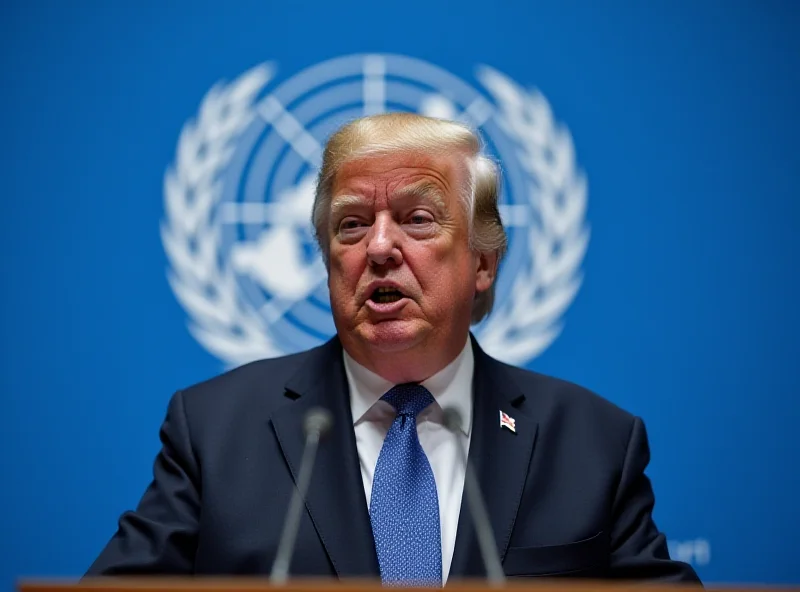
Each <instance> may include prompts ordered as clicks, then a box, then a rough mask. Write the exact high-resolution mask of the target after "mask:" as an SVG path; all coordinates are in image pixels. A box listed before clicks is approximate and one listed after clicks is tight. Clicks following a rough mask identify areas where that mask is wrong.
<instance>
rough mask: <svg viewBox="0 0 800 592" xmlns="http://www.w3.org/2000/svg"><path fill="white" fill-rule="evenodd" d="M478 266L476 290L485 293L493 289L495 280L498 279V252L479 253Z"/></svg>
mask: <svg viewBox="0 0 800 592" xmlns="http://www.w3.org/2000/svg"><path fill="white" fill-rule="evenodd" d="M476 265H477V267H478V268H477V273H476V274H475V290H476V291H477V292H485V291H486V290H488V289H489V288H491V287H492V284H493V283H494V278H495V277H497V252H496V251H492V252H490V253H478V256H477V261H476Z"/></svg>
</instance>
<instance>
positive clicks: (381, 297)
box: [372, 292, 402, 303]
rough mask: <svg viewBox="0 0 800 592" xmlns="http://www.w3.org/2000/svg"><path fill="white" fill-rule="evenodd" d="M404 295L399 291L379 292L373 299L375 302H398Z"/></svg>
mask: <svg viewBox="0 0 800 592" xmlns="http://www.w3.org/2000/svg"><path fill="white" fill-rule="evenodd" d="M401 298H402V296H401V295H400V294H398V293H397V292H394V293H391V294H386V293H383V292H382V293H378V294H375V296H373V297H372V300H373V301H375V302H380V303H386V302H397V301H398V300H400V299H401Z"/></svg>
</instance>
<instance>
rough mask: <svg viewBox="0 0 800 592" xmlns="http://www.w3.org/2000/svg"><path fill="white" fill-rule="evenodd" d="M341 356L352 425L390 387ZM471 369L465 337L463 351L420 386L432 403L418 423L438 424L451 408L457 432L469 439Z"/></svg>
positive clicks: (470, 352)
mask: <svg viewBox="0 0 800 592" xmlns="http://www.w3.org/2000/svg"><path fill="white" fill-rule="evenodd" d="M342 352H343V354H344V369H345V374H346V375H347V382H348V385H349V386H350V409H351V411H352V413H353V424H354V425H355V424H358V423H359V422H361V421H362V420H363V419H364V416H365V415H366V414H367V413H368V412H369V411H370V409H372V408H373V406H374V405H375V404H376V403H378V401H379V400H380V398H381V397H382V396H383V395H384V394H385V393H386V392H387V391H388V390H389V389H390V388H392V387H393V386H394V384H393V383H391V382H389V381H388V380H386V379H384V378H382V377H380V376H378V375H377V374H375V373H374V372H372V371H371V370H369V369H367V368H365V367H364V366H362V365H361V364H359V363H358V362H356V361H355V360H354V359H353V358H352V357H350V355H349V354H348V353H347V352H346V351H344V350H342ZM474 368H475V358H474V354H473V351H472V340H471V339H470V338H469V337H467V342H466V344H465V345H464V348H463V349H462V350H461V353H459V354H458V356H456V358H455V360H453V361H452V362H450V363H449V364H448V365H447V366H445V367H444V368H442V369H441V370H440V371H439V372H437V373H436V374H434V375H433V376H431V377H430V378H428V379H427V380H424V381H423V382H422V383H421V384H422V386H424V387H425V388H427V389H428V390H429V391H430V393H431V394H432V395H433V398H434V400H435V403H434V404H433V405H431V406H430V407H428V408H427V409H425V410H423V411H422V413H420V415H419V418H418V419H419V420H420V421H422V420H424V419H429V420H431V421H435V422H437V423H442V421H443V417H442V416H443V412H442V410H443V409H444V408H446V407H453V408H454V409H456V410H457V411H458V412H459V414H460V415H461V431H462V432H463V433H464V434H465V435H467V436H469V433H470V428H471V426H472V375H473V371H474Z"/></svg>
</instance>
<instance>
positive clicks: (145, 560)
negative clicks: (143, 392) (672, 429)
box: [88, 114, 697, 585]
mask: <svg viewBox="0 0 800 592" xmlns="http://www.w3.org/2000/svg"><path fill="white" fill-rule="evenodd" d="M497 199H498V174H497V171H496V167H495V166H494V164H493V163H492V162H491V161H490V160H489V159H488V158H486V157H484V156H482V155H481V154H480V142H479V138H478V136H477V135H475V134H474V133H473V132H472V131H471V130H469V129H467V128H466V127H463V126H461V125H459V124H455V123H452V122H445V121H441V120H436V119H429V118H425V117H422V116H418V115H412V114H389V115H379V116H374V117H368V118H364V119H361V120H357V121H355V122H352V123H351V124H348V125H347V126H345V127H344V128H342V129H341V130H339V131H338V132H337V133H336V134H334V135H333V136H332V137H331V139H330V140H329V142H328V144H327V146H326V149H325V153H324V156H323V164H322V168H321V171H320V175H319V181H318V187H317V195H316V199H315V203H314V209H313V222H314V226H315V229H316V233H317V238H318V241H319V244H320V248H321V251H322V255H323V257H324V259H325V262H326V265H327V269H328V285H329V288H330V298H331V308H332V310H333V318H334V321H335V325H336V330H337V336H336V337H335V338H333V339H332V340H330V341H329V342H328V343H326V344H325V345H323V346H321V347H318V348H316V349H313V350H311V351H308V352H304V353H300V354H296V355H292V356H287V357H284V358H280V359H275V360H264V361H260V362H256V363H253V364H249V365H246V366H243V367H241V368H239V369H236V370H233V371H231V372H228V373H226V374H224V375H222V376H219V377H216V378H214V379H212V380H210V381H207V382H205V383H202V384H199V385H195V386H193V387H191V388H189V389H187V390H185V391H181V392H178V393H176V394H175V395H174V397H173V398H172V400H171V402H170V404H169V410H168V413H167V417H166V420H165V422H164V424H163V427H162V430H161V440H162V442H163V448H162V450H161V452H160V454H159V455H158V457H157V459H156V462H155V468H154V479H153V481H152V483H151V484H150V486H149V488H148V489H147V491H146V492H145V494H144V496H143V498H142V500H141V502H140V504H139V507H138V508H137V509H136V511H134V512H128V513H125V514H124V515H123V516H122V518H121V519H120V523H119V529H118V531H117V533H116V534H115V535H114V537H113V538H112V539H111V541H110V542H109V543H108V545H107V547H106V548H105V550H104V551H103V552H102V554H101V555H100V557H99V558H98V559H97V560H96V561H95V563H94V564H93V565H92V566H91V568H90V570H89V572H88V573H89V575H101V574H134V573H136V574H141V573H159V574H160V573H186V574H265V573H268V572H269V570H270V567H271V565H272V562H273V560H274V556H275V552H276V546H277V544H278V539H279V536H280V532H281V528H282V525H283V521H284V515H285V511H286V508H287V506H288V502H289V499H290V496H291V494H292V491H293V489H294V487H295V479H296V477H297V471H298V466H299V463H300V458H301V455H302V452H303V444H304V437H303V429H302V424H303V418H304V416H305V414H306V412H307V411H308V410H309V409H312V408H314V407H319V406H321V407H325V408H327V409H329V410H330V411H331V413H332V415H333V418H334V427H333V429H332V431H331V433H330V434H329V435H328V437H327V438H326V440H325V441H324V442H323V444H322V446H321V448H320V450H319V454H318V459H317V465H316V469H315V473H314V475H313V478H312V481H311V487H310V493H309V495H308V499H307V502H306V508H305V509H304V513H303V517H302V521H301V524H300V530H299V533H298V537H297V547H296V554H295V558H294V560H293V563H292V566H291V573H292V575H293V576H335V577H339V578H349V577H372V578H375V579H377V578H381V580H382V581H383V582H385V583H398V582H400V583H402V582H416V583H426V584H432V585H441V584H443V583H446V582H447V581H453V580H455V579H460V578H481V577H485V574H486V571H485V568H484V567H483V562H482V560H481V555H480V551H479V547H478V543H477V540H476V535H475V530H474V527H473V522H472V519H471V516H470V513H469V512H468V511H467V509H466V505H465V504H466V499H464V496H463V495H462V491H463V489H464V475H465V468H464V466H463V463H461V462H460V458H461V457H460V455H459V450H458V448H457V447H462V448H463V449H464V451H468V454H469V463H470V465H471V466H473V467H474V469H475V471H476V474H477V476H478V479H479V482H480V485H481V489H482V491H483V494H484V496H485V500H486V506H487V509H488V514H489V519H490V522H491V526H492V531H493V536H494V538H495V540H496V545H497V550H498V553H499V556H500V559H501V562H502V566H503V570H504V572H505V573H506V575H507V576H557V575H568V576H583V577H610V578H627V579H658V580H672V581H694V582H696V581H697V576H696V575H695V573H694V572H693V570H692V569H691V568H690V567H689V566H687V565H685V564H682V563H679V562H674V561H671V560H670V558H669V555H668V552H667V546H666V541H665V537H664V535H663V534H662V533H660V532H659V531H658V530H657V528H656V526H655V524H654V523H653V520H652V518H651V511H652V508H653V504H654V496H653V492H652V490H651V486H650V482H649V480H648V478H647V477H646V476H645V474H644V469H645V467H646V465H647V464H648V462H649V451H648V443H647V436H646V433H645V428H644V426H643V424H642V421H641V420H640V419H638V418H636V417H633V416H631V415H629V414H628V413H626V412H625V411H622V410H620V409H619V408H617V407H615V406H614V405H612V404H611V403H609V402H607V401H605V400H603V399H601V398H600V397H598V396H596V395H594V394H592V393H589V392H588V391H586V390H584V389H582V388H580V387H578V386H575V385H572V384H570V383H567V382H564V381H560V380H556V379H554V378H549V377H546V376H543V375H540V374H536V373H533V372H529V371H526V370H522V369H519V368H514V367H511V366H508V365H505V364H502V363H500V362H498V361H496V360H494V359H492V358H491V357H489V356H488V355H487V354H485V353H484V352H483V351H482V350H481V348H480V346H479V345H478V343H477V342H476V341H475V340H474V338H473V337H472V336H471V334H470V325H471V324H472V323H474V322H477V321H479V320H480V319H482V318H483V317H484V316H485V315H486V314H488V313H489V311H490V310H491V307H492V301H493V295H494V292H493V286H494V281H495V278H496V275H497V270H498V266H499V263H500V260H501V258H502V256H503V254H504V252H505V248H506V236H505V232H504V230H503V226H502V224H501V221H500V216H499V214H498V208H497ZM447 407H452V408H454V409H456V410H458V411H459V412H460V416H461V418H462V423H461V426H460V430H457V433H456V434H455V435H454V434H452V433H451V432H449V431H448V430H447V429H446V428H445V427H444V425H443V409H445V408H447ZM462 505H463V507H462Z"/></svg>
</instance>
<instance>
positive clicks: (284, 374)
mask: <svg viewBox="0 0 800 592" xmlns="http://www.w3.org/2000/svg"><path fill="white" fill-rule="evenodd" d="M312 351H313V350H309V351H305V352H300V353H296V354H291V355H287V356H281V357H278V358H270V359H263V360H256V361H253V362H249V363H247V364H243V365H242V366H238V367H236V368H233V369H230V370H227V371H225V372H223V373H221V374H218V375H216V376H213V377H211V378H208V379H206V380H203V381H201V382H198V383H195V384H193V385H190V386H188V387H186V388H184V389H181V391H180V393H181V395H182V396H183V399H184V401H186V404H187V405H190V406H192V407H195V408H197V407H201V408H208V407H209V406H211V407H212V408H213V407H219V406H220V405H231V404H236V403H241V402H246V401H250V400H252V399H254V398H256V397H257V398H258V399H259V400H260V401H261V402H266V404H267V405H270V404H274V403H277V402H279V401H282V400H283V399H284V396H283V395H284V385H285V384H286V382H287V381H288V380H289V379H290V378H291V377H292V376H293V375H294V374H295V373H297V372H298V371H299V369H300V368H301V367H302V365H303V363H304V361H305V360H306V359H307V358H308V356H309V355H311V352H312Z"/></svg>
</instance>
